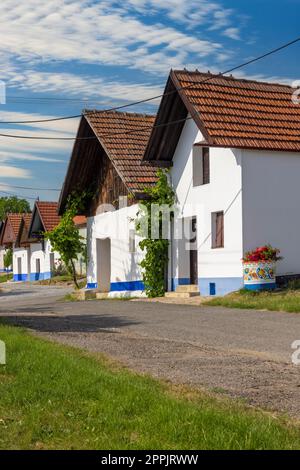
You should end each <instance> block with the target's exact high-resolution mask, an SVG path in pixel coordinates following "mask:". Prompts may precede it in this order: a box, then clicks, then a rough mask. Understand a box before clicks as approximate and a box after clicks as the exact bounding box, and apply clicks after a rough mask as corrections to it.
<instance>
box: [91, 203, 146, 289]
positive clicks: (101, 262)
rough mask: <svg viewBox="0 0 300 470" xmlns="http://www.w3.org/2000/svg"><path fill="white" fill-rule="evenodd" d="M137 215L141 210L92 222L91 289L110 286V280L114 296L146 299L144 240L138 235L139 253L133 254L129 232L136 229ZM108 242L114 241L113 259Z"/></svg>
mask: <svg viewBox="0 0 300 470" xmlns="http://www.w3.org/2000/svg"><path fill="white" fill-rule="evenodd" d="M137 212H138V206H137V205H134V206H131V207H128V208H123V209H120V210H117V211H115V212H106V213H103V214H99V215H96V216H95V217H91V218H89V219H88V223H87V244H88V267H87V287H88V288H97V287H99V288H101V285H106V284H107V279H108V277H109V278H110V294H109V295H110V296H120V295H124V296H128V295H134V296H136V295H142V282H141V279H142V276H141V270H140V267H139V262H140V261H141V259H142V253H141V250H140V248H139V246H138V245H139V241H140V237H138V236H137V235H136V239H135V252H134V253H130V252H129V230H130V229H133V228H134V222H133V219H135V218H136V214H137ZM105 239H110V256H108V255H109V244H107V243H106V244H105V243H101V240H102V241H104V240H105ZM101 258H102V259H101ZM109 258H110V260H111V262H110V263H109ZM100 266H101V267H102V269H101V270H100ZM105 290H107V289H105Z"/></svg>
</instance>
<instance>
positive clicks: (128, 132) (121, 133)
mask: <svg viewBox="0 0 300 470" xmlns="http://www.w3.org/2000/svg"><path fill="white" fill-rule="evenodd" d="M189 119H193V117H192V116H188V117H186V118H183V119H177V120H176V121H168V122H164V123H161V124H156V125H154V126H153V125H146V126H143V127H139V128H136V129H133V130H130V131H120V132H104V133H102V134H101V136H102V137H109V136H116V135H122V136H125V135H129V134H136V133H137V132H141V131H144V130H147V129H157V128H159V127H168V126H172V125H175V124H179V123H181V122H185V121H188V120H189ZM0 137H9V138H15V139H34V140H74V141H78V140H79V141H81V140H95V139H98V137H97V136H96V135H95V136H90V137H37V136H24V135H16V134H0Z"/></svg>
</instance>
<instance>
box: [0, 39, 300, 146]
mask: <svg viewBox="0 0 300 470" xmlns="http://www.w3.org/2000/svg"><path fill="white" fill-rule="evenodd" d="M298 42H300V36H299V37H297V38H295V39H293V40H292V41H289V42H287V43H285V44H282V45H281V46H279V47H276V48H275V49H272V50H270V51H268V52H266V53H264V54H262V55H260V56H257V57H255V58H253V59H250V60H248V61H246V62H243V63H241V64H239V65H236V66H235V67H232V68H230V69H228V70H225V71H224V72H221V73H220V74H219V76H223V75H227V74H229V73H232V72H235V71H237V70H240V69H241V68H244V67H246V66H248V65H251V64H254V63H255V62H258V61H260V60H262V59H265V58H266V57H269V56H271V55H273V54H277V53H278V52H280V51H282V50H284V49H287V48H288V47H291V46H293V45H294V44H296V43H298ZM212 78H213V77H207V78H206V79H204V80H203V81H202V82H199V84H201V83H205V82H207V81H209V80H211V79H212ZM192 86H194V83H192V84H191V85H186V86H184V87H181V88H178V89H177V90H173V91H170V92H167V93H162V94H159V95H156V96H152V97H150V98H145V99H142V100H138V101H133V102H131V103H127V104H124V105H120V106H115V107H112V108H108V109H103V110H101V111H102V112H109V111H118V110H121V109H125V108H129V107H131V106H136V105H140V104H143V103H148V102H150V101H154V100H158V99H159V98H163V97H164V96H168V95H171V94H173V93H177V91H178V90H183V89H187V88H190V87H192ZM63 99H66V100H69V99H68V98H50V97H49V98H48V100H49V101H51V100H63ZM71 99H72V98H70V100H71ZM84 114H85V113H81V114H75V115H71V116H62V117H56V118H48V119H36V120H25V121H0V124H35V123H42V122H54V121H63V120H67V119H76V118H80V117H81V116H83V115H84ZM86 114H87V115H88V114H89V113H86ZM0 135H2V136H5V137H11V136H10V135H3V134H0ZM14 137H16V138H22V137H20V136H14ZM39 138H40V139H43V140H46V137H39ZM48 139H51V138H50V137H48ZM52 139H54V138H52ZM61 139H64V138H62V137H61V138H60V140H61ZM66 139H68V140H70V138H65V140H66ZM74 140H76V137H75V138H74Z"/></svg>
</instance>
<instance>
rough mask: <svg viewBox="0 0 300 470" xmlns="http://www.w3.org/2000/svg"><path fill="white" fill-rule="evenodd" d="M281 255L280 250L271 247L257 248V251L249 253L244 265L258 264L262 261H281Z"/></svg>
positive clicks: (244, 259) (245, 257)
mask: <svg viewBox="0 0 300 470" xmlns="http://www.w3.org/2000/svg"><path fill="white" fill-rule="evenodd" d="M279 255H280V250H279V249H278V248H273V247H272V246H271V245H264V246H259V247H258V248H255V250H252V251H248V252H247V253H246V254H245V256H244V258H243V261H244V263H257V262H260V261H262V262H263V261H265V262H268V261H279V260H281V259H282V257H281V256H279Z"/></svg>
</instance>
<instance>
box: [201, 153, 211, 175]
mask: <svg viewBox="0 0 300 470" xmlns="http://www.w3.org/2000/svg"><path fill="white" fill-rule="evenodd" d="M202 168H203V184H209V182H210V171H209V148H208V147H204V148H203V149H202Z"/></svg>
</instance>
